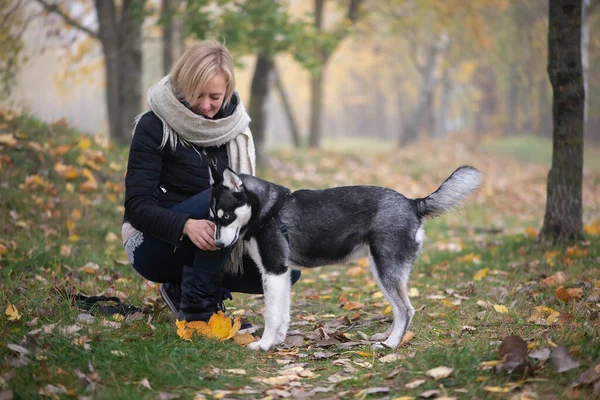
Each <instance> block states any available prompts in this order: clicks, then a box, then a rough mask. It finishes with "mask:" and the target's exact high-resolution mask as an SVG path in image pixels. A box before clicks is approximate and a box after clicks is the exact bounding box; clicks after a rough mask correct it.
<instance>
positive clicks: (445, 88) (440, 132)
mask: <svg viewBox="0 0 600 400" xmlns="http://www.w3.org/2000/svg"><path fill="white" fill-rule="evenodd" d="M451 92H452V81H451V80H450V69H449V68H446V69H445V70H444V76H443V78H442V98H441V99H440V110H439V112H438V119H437V121H436V123H435V134H434V137H436V138H443V137H444V136H446V116H447V115H448V108H449V107H450V94H451Z"/></svg>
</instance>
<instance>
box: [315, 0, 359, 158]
mask: <svg viewBox="0 0 600 400" xmlns="http://www.w3.org/2000/svg"><path fill="white" fill-rule="evenodd" d="M362 1H363V0H350V2H349V4H348V13H347V16H346V21H349V22H350V23H351V24H353V23H355V22H356V20H357V18H358V8H359V7H360V4H361V2H362ZM324 5H325V0H315V19H314V21H315V28H316V29H317V31H318V32H321V31H322V30H323V7H324ZM338 43H339V42H338ZM317 51H318V52H319V57H320V65H319V67H318V68H317V71H315V72H313V73H312V74H311V81H310V87H311V103H310V112H311V114H310V124H309V129H310V133H309V139H308V145H309V146H310V147H320V146H321V136H322V128H323V127H322V123H321V119H322V111H323V77H324V75H325V70H326V68H327V62H328V61H329V57H330V56H331V53H332V51H333V49H327V50H326V49H325V48H319V49H317Z"/></svg>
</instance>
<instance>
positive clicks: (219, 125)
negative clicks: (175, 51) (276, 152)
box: [134, 75, 256, 274]
mask: <svg viewBox="0 0 600 400" xmlns="http://www.w3.org/2000/svg"><path fill="white" fill-rule="evenodd" d="M233 95H234V96H237V97H238V104H237V106H236V108H235V110H234V112H233V113H232V114H231V115H229V116H227V117H224V118H221V119H217V120H212V119H208V118H205V117H203V116H201V115H198V114H196V113H194V112H193V111H192V110H190V109H189V108H187V107H186V106H184V105H183V104H182V103H181V101H179V99H177V97H176V96H175V94H174V92H173V88H172V86H171V82H170V80H169V75H167V76H165V77H164V78H162V79H161V80H160V81H159V82H158V83H156V84H155V85H154V86H152V87H151V88H150V89H149V90H148V106H149V107H150V109H151V110H152V111H153V112H154V114H156V116H157V117H158V118H160V120H161V121H162V123H163V140H162V143H161V147H164V146H165V145H166V143H167V141H168V142H169V144H170V146H171V147H172V148H175V147H176V146H177V141H178V140H179V139H181V140H182V141H183V142H184V144H193V145H196V146H198V147H210V146H221V145H226V146H227V155H228V158H229V167H230V168H231V169H233V170H234V171H236V172H239V173H245V174H251V175H254V174H255V172H256V161H255V149H254V140H253V138H252V133H251V132H250V129H249V128H248V124H249V123H250V117H249V116H248V113H247V112H246V109H245V108H244V105H243V103H242V101H241V99H240V98H239V94H238V93H237V92H235V93H234V94H233ZM139 118H141V115H140V116H138V118H136V121H135V125H137V122H138V121H139ZM134 132H135V127H134ZM242 255H243V244H242V241H239V242H238V245H236V246H235V247H234V249H233V251H232V253H231V256H230V258H229V261H228V262H227V264H226V265H225V272H226V273H228V274H241V273H243V264H242Z"/></svg>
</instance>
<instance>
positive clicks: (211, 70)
mask: <svg viewBox="0 0 600 400" xmlns="http://www.w3.org/2000/svg"><path fill="white" fill-rule="evenodd" d="M220 72H222V73H224V74H225V76H226V78H227V82H226V84H225V98H224V100H223V106H227V104H229V101H230V100H231V96H232V95H233V91H234V90H235V75H234V73H233V58H232V57H231V54H230V53H229V50H227V48H226V47H225V46H223V45H222V44H221V43H218V42H213V41H204V42H201V43H198V44H195V45H194V46H192V48H190V49H189V50H188V51H186V52H185V53H184V54H183V55H182V56H181V57H180V58H179V60H177V62H176V63H175V65H174V66H173V68H172V69H171V76H170V80H171V86H172V87H173V92H174V94H175V96H176V97H177V98H178V99H180V100H186V101H187V102H188V103H191V102H192V100H193V99H196V98H197V97H198V96H199V95H200V94H201V92H202V89H203V88H204V87H205V86H206V84H207V83H208V81H209V80H211V79H212V78H213V77H214V76H215V75H216V74H218V73H220Z"/></svg>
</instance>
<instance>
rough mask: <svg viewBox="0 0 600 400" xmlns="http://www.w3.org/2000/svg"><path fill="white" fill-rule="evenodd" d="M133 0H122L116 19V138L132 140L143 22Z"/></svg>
mask: <svg viewBox="0 0 600 400" xmlns="http://www.w3.org/2000/svg"><path fill="white" fill-rule="evenodd" d="M134 2H135V0H129V1H127V0H126V1H124V2H123V11H122V12H121V20H120V22H119V45H120V48H119V54H120V56H119V61H120V63H119V86H118V88H119V109H120V113H119V123H118V125H119V132H118V134H117V137H115V139H116V140H117V141H119V142H121V143H129V142H130V141H131V136H132V129H133V120H134V119H135V117H136V116H137V115H138V114H139V113H140V110H141V108H142V79H141V78H142V75H143V73H142V24H141V21H138V17H137V16H136V13H137V10H136V9H135V8H136V7H138V5H137V4H135V5H134V4H133V3H134Z"/></svg>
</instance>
